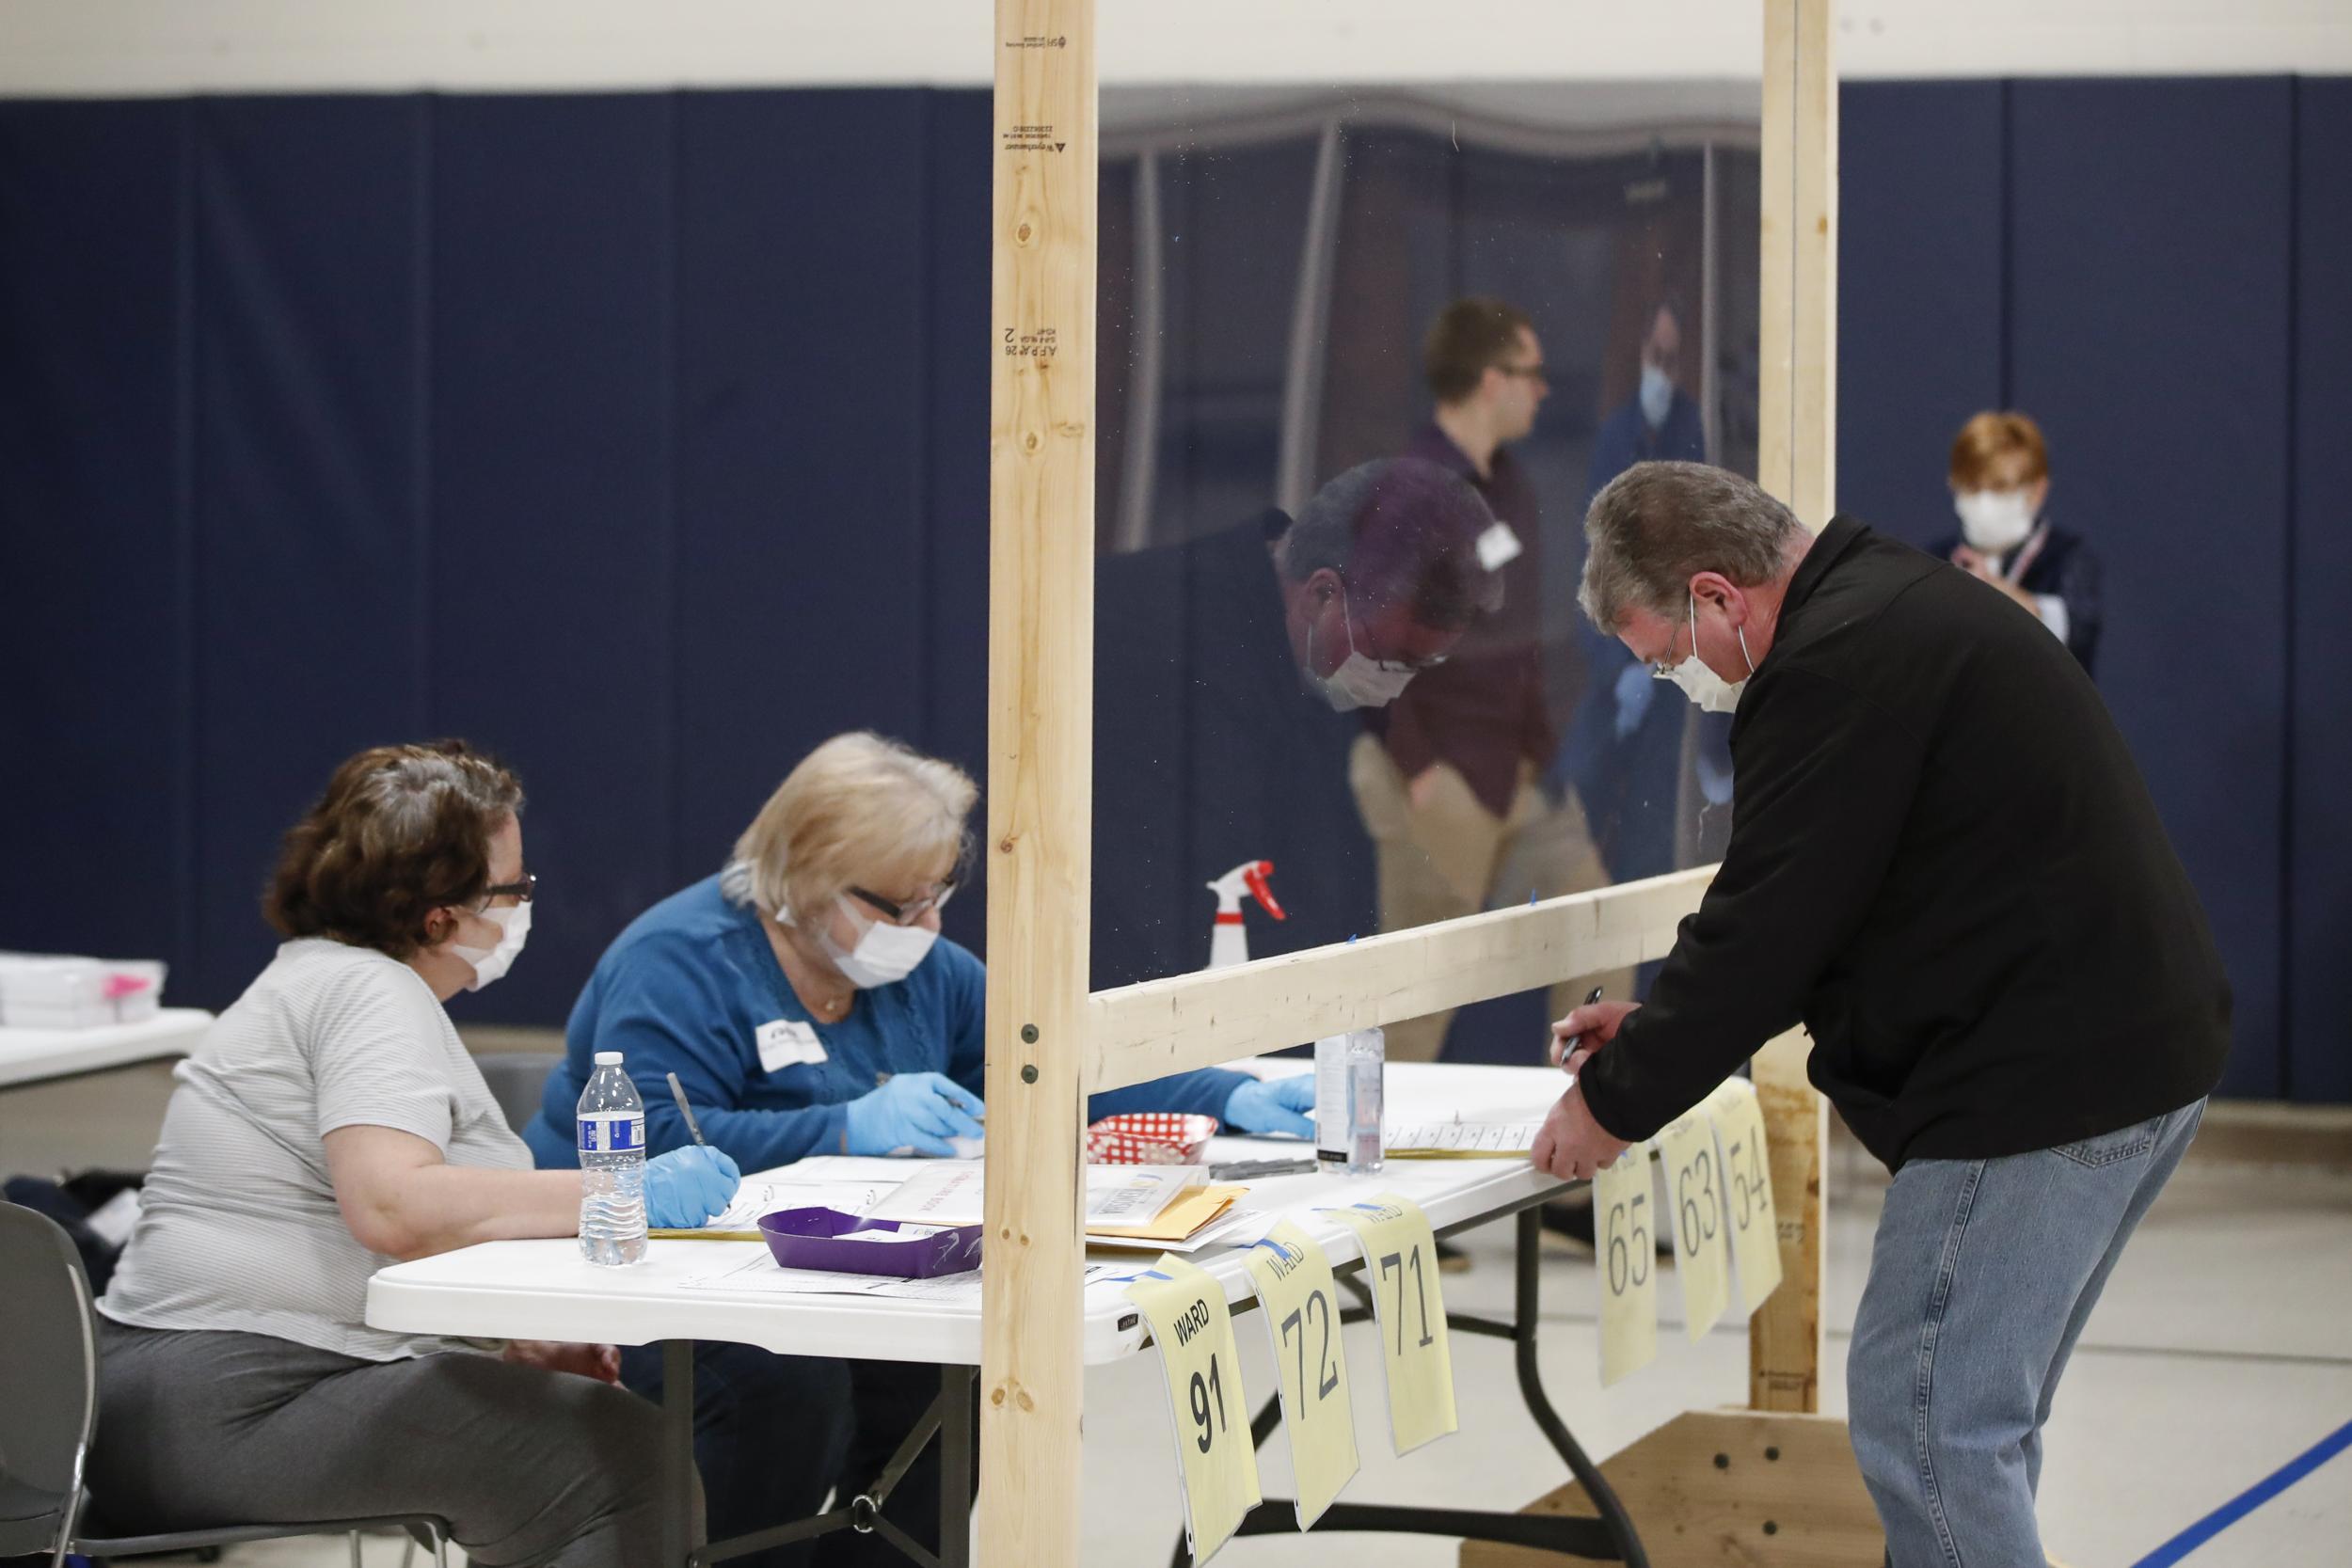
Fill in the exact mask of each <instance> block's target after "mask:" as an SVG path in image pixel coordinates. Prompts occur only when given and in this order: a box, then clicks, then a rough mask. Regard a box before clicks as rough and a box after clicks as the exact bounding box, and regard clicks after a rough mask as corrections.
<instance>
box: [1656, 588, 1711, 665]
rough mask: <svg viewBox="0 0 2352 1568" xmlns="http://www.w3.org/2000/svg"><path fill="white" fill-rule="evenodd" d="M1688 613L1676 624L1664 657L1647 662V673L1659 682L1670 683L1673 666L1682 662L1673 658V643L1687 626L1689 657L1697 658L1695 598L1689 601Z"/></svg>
mask: <svg viewBox="0 0 2352 1568" xmlns="http://www.w3.org/2000/svg"><path fill="white" fill-rule="evenodd" d="M1690 611H1691V613H1690V614H1689V615H1687V616H1686V617H1684V618H1683V619H1682V620H1681V621H1680V622H1678V623H1677V624H1676V627H1675V634H1674V637H1673V638H1671V639H1669V640H1668V641H1667V643H1666V652H1665V655H1664V657H1659V658H1653V659H1651V660H1650V661H1649V673H1651V674H1652V675H1655V676H1656V677H1657V678H1658V679H1660V680H1661V681H1670V680H1672V679H1674V678H1675V666H1676V665H1678V664H1680V663H1681V662H1682V660H1680V659H1678V658H1676V657H1674V651H1675V643H1676V642H1677V641H1680V640H1681V637H1682V627H1684V626H1689V627H1690V628H1691V655H1692V657H1694V658H1695V657H1698V651H1699V602H1698V600H1697V599H1696V598H1692V599H1691V600H1690Z"/></svg>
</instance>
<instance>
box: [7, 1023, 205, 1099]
mask: <svg viewBox="0 0 2352 1568" xmlns="http://www.w3.org/2000/svg"><path fill="white" fill-rule="evenodd" d="M212 1026H213V1015H212V1014H210V1013H208V1012H205V1011H203V1010H202V1009H200V1008H197V1007H166V1008H164V1009H163V1010H162V1011H160V1012H158V1013H157V1014H156V1015H155V1016H154V1017H153V1018H151V1019H149V1020H147V1021H146V1022H143V1023H102V1024H99V1025H97V1026H96V1027H94V1028H89V1029H0V1089H6V1088H14V1087H16V1086H18V1085H24V1084H41V1083H48V1082H51V1081H53V1080H56V1079H59V1078H79V1077H81V1076H82V1075H83V1074H85V1073H90V1072H105V1071H108V1070H110V1069H114V1068H119V1067H130V1066H132V1065H133V1064H135V1063H137V1062H151V1061H154V1060H156V1059H158V1058H160V1057H165V1056H184V1055H186V1054H187V1053H189V1052H191V1051H194V1050H195V1049H196V1047H197V1042H198V1041H199V1040H201V1039H202V1038H203V1037H204V1031H205V1030H207V1029H210V1028H211V1027H212Z"/></svg>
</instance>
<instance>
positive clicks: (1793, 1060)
mask: <svg viewBox="0 0 2352 1568" xmlns="http://www.w3.org/2000/svg"><path fill="white" fill-rule="evenodd" d="M1835 34H1836V6H1835V4H1834V3H1833V0H1766V4H1765V7H1764V143H1763V156H1762V160H1761V161H1762V166H1763V182H1764V199H1763V221H1762V230H1763V254H1762V257H1761V261H1762V273H1761V276H1762V286H1763V292H1764V297H1763V302H1762V303H1763V312H1762V321H1761V335H1760V347H1761V365H1760V368H1759V371H1758V385H1757V387H1756V403H1757V410H1758V413H1759V416H1760V420H1761V431H1760V439H1759V442H1758V447H1757V453H1756V467H1757V469H1758V471H1759V478H1760V481H1761V483H1763V486H1764V488H1765V489H1767V490H1770V491H1771V492H1772V494H1773V495H1775V496H1777V497H1779V498H1780V499H1782V500H1784V501H1786V502H1787V503H1788V505H1789V507H1790V508H1791V509H1792V510H1794V511H1795V513H1796V514H1797V517H1798V520H1799V521H1801V522H1803V523H1804V525H1805V526H1806V527H1807V528H1810V529H1813V530H1815V531H1819V530H1820V529H1822V528H1824V527H1826V526H1827V525H1828V523H1829V519H1830V515H1831V513H1832V512H1834V511H1835V510H1836V458H1837V444H1836V430H1837V72H1836V60H1835V58H1834V56H1833V55H1832V44H1833V41H1834V38H1835ZM1808 1044H1809V1042H1808V1041H1807V1040H1806V1039H1805V1037H1804V1036H1803V1035H1801V1034H1791V1035H1787V1036H1783V1037H1781V1038H1780V1039H1778V1040H1775V1041H1773V1042H1772V1043H1771V1044H1770V1045H1768V1046H1766V1047H1765V1048H1764V1050H1763V1051H1762V1052H1760V1053H1758V1054H1757V1055H1756V1093H1757V1095H1758V1097H1759V1099H1760V1101H1761V1103H1762V1106H1763V1111H1764V1131H1765V1137H1766V1141H1767V1142H1768V1143H1769V1145H1770V1146H1771V1148H1772V1196H1773V1199H1774V1201H1775V1203H1776V1204H1777V1205H1778V1208H1779V1212H1780V1263H1781V1287H1780V1289H1779V1290H1778V1291H1775V1292H1774V1293H1773V1295H1772V1299H1771V1300H1770V1301H1768V1302H1766V1303H1765V1304H1764V1305H1763V1307H1761V1308H1760V1309H1758V1310H1757V1312H1756V1315H1755V1316H1754V1317H1753V1318H1752V1319H1750V1320H1749V1323H1748V1397H1749V1402H1750V1403H1751V1404H1753V1405H1754V1407H1755V1408H1756V1409H1758V1410H1796V1411H1816V1410H1819V1409H1820V1407H1821V1386H1820V1363H1821V1275H1822V1264H1823V1256H1824V1253H1823V1247H1822V1241H1823V1218H1824V1212H1825V1202H1826V1189H1825V1186H1824V1183H1823V1180H1822V1167H1821V1159H1822V1153H1823V1150H1824V1148H1825V1147H1826V1145H1827V1142H1828V1133H1829V1115H1828V1108H1827V1107H1826V1106H1825V1105H1824V1104H1823V1103H1822V1101H1821V1097H1820V1095H1818V1094H1816V1093H1815V1092H1814V1090H1813V1086H1812V1085H1811V1084H1809V1083H1808V1082H1807V1081H1806V1079H1805V1074H1804V1058H1805V1052H1806V1048H1807V1046H1808Z"/></svg>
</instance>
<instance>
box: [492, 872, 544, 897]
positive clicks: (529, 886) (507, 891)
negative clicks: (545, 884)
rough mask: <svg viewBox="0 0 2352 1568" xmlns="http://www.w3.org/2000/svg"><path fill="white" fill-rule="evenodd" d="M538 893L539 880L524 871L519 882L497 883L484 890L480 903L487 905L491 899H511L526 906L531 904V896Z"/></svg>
mask: <svg viewBox="0 0 2352 1568" xmlns="http://www.w3.org/2000/svg"><path fill="white" fill-rule="evenodd" d="M538 891H539V879H538V878H536V877H534V876H532V874H531V873H530V872H528V871H526V872H524V873H523V875H522V879H521V880H520V881H516V882H498V883H494V884H493V885H491V886H489V887H486V888H484V889H483V890H482V901H483V903H484V904H485V905H487V904H488V903H489V901H490V900H491V899H493V898H512V899H514V900H515V901H516V903H518V904H528V903H530V902H531V899H532V895H533V894H536V893H537V892H538Z"/></svg>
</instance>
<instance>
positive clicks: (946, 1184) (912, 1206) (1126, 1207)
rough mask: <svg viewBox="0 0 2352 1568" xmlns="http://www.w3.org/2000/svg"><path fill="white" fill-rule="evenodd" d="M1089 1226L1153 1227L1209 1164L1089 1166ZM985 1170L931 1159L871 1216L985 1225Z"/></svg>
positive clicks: (977, 1165)
mask: <svg viewBox="0 0 2352 1568" xmlns="http://www.w3.org/2000/svg"><path fill="white" fill-rule="evenodd" d="M1086 1169H1087V1202H1086V1223H1087V1225H1088V1227H1089V1228H1090V1227H1095V1226H1106V1225H1108V1226H1136V1225H1149V1224H1151V1223H1152V1220H1153V1219H1155V1218H1157V1217H1158V1215H1159V1212H1160V1211H1161V1210H1163V1209H1165V1208H1167V1207H1168V1204H1169V1203H1170V1202H1172V1201H1174V1199H1175V1197H1176V1195H1177V1194H1179V1193H1181V1192H1183V1191H1184V1189H1185V1188H1187V1187H1194V1186H1198V1185H1200V1183H1201V1182H1202V1181H1204V1180H1207V1179H1208V1174H1209V1173H1208V1169H1207V1167H1206V1166H1203V1165H1089V1166H1087V1168H1086ZM980 1180H981V1165H980V1163H979V1162H978V1161H977V1160H927V1161H925V1162H924V1163H923V1164H921V1165H919V1166H917V1167H916V1168H915V1169H914V1171H913V1172H911V1173H910V1174H909V1175H908V1177H907V1179H906V1180H904V1181H903V1182H901V1183H900V1184H899V1186H898V1191H897V1192H895V1193H892V1194H891V1195H890V1196H888V1197H886V1198H884V1199H883V1200H882V1202H880V1203H878V1204H876V1205H875V1206H874V1207H873V1208H872V1209H870V1210H868V1211H866V1215H865V1217H866V1218H867V1219H874V1220H901V1221H904V1220H913V1221H914V1222H915V1223H917V1224H919V1225H941V1226H947V1225H977V1224H979V1223H980V1218H981V1213H980V1202H981V1196H980Z"/></svg>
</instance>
